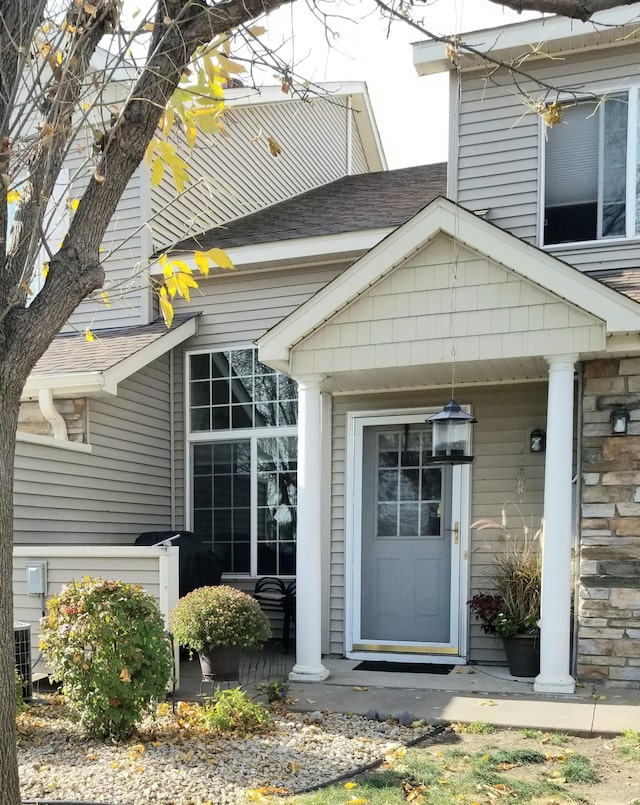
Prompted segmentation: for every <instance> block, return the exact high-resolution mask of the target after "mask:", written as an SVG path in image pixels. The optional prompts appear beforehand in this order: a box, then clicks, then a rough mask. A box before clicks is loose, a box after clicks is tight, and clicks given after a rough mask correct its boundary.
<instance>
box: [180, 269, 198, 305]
mask: <svg viewBox="0 0 640 805" xmlns="http://www.w3.org/2000/svg"><path fill="white" fill-rule="evenodd" d="M175 282H176V290H177V292H178V293H179V294H180V296H182V297H184V298H185V299H186V300H187V302H189V301H190V299H191V294H190V290H189V289H190V288H197V287H198V283H197V282H196V281H195V280H194V278H193V277H192V276H191V275H190V274H183V273H178V274H176V275H175Z"/></svg>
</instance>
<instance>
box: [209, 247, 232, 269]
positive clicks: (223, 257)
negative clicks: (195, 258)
mask: <svg viewBox="0 0 640 805" xmlns="http://www.w3.org/2000/svg"><path fill="white" fill-rule="evenodd" d="M205 254H206V255H207V257H208V258H209V260H212V261H213V262H214V263H215V264H216V265H217V266H220V268H233V267H234V266H233V263H232V262H231V259H230V257H229V255H228V254H227V253H226V252H225V251H223V250H222V249H209V250H208V251H206V252H205Z"/></svg>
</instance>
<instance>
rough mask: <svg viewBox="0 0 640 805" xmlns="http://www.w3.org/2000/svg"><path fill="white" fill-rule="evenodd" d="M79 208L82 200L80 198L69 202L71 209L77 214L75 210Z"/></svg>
mask: <svg viewBox="0 0 640 805" xmlns="http://www.w3.org/2000/svg"><path fill="white" fill-rule="evenodd" d="M79 206H80V199H79V198H74V199H72V200H71V201H70V202H69V207H71V209H72V210H73V211H74V212H75V210H77V209H78V207H79Z"/></svg>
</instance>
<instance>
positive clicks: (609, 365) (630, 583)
mask: <svg viewBox="0 0 640 805" xmlns="http://www.w3.org/2000/svg"><path fill="white" fill-rule="evenodd" d="M583 380H584V386H583V424H582V501H581V503H582V523H581V537H580V585H579V600H578V619H579V620H578V623H579V625H578V657H577V659H578V667H577V674H578V677H579V678H580V679H582V680H585V681H586V680H593V681H599V682H603V683H604V684H605V685H606V686H608V687H618V688H640V358H627V359H619V360H601V361H589V362H587V363H585V364H584V365H583ZM617 405H625V406H626V407H627V408H628V409H629V411H630V414H631V422H630V424H629V428H628V432H627V435H626V436H611V428H610V424H609V416H610V413H611V410H612V409H613V408H615V407H616V406H617Z"/></svg>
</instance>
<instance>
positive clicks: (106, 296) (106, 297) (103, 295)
mask: <svg viewBox="0 0 640 805" xmlns="http://www.w3.org/2000/svg"><path fill="white" fill-rule="evenodd" d="M100 297H101V298H102V301H103V302H104V306H105V307H107V308H109V307H111V302H110V301H109V294H108V293H107V292H106V291H103V292H102V293H101V294H100Z"/></svg>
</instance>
